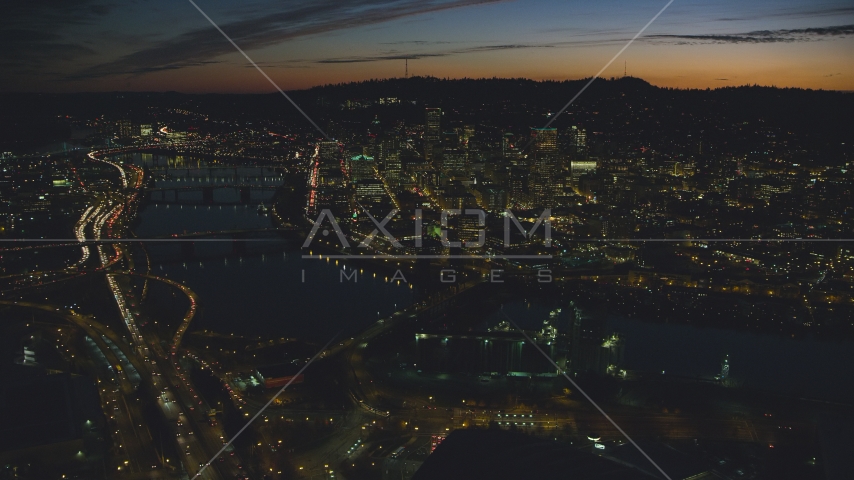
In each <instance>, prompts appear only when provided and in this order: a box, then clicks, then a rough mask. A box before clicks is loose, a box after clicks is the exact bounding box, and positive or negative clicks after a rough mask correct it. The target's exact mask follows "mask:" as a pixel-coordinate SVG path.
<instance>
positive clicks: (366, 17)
mask: <svg viewBox="0 0 854 480" xmlns="http://www.w3.org/2000/svg"><path fill="white" fill-rule="evenodd" d="M497 1H500V0H355V1H347V2H342V1H341V0H302V1H299V2H290V3H288V4H286V5H285V4H282V3H276V4H272V7H271V8H269V9H266V10H263V11H262V10H256V11H255V12H257V13H254V14H251V15H249V17H250V18H244V19H241V20H233V21H228V19H222V18H217V16H216V15H214V14H213V12H207V11H206V13H208V14H209V15H212V16H211V18H212V19H213V20H214V21H215V22H217V23H218V24H219V26H220V27H221V28H222V30H223V31H224V32H225V33H226V34H227V35H228V36H230V37H231V38H232V39H233V40H234V42H235V43H237V45H239V46H240V47H241V48H242V49H243V50H252V49H258V48H263V47H268V46H271V45H277V44H280V43H282V42H284V41H287V40H290V39H294V38H299V37H306V36H311V35H317V34H321V33H327V32H331V31H336V30H344V29H349V28H354V27H360V26H366V25H373V24H378V23H383V22H387V21H390V20H395V19H399V18H404V17H409V16H413V15H421V14H425V13H430V12H436V11H441V10H447V9H451V8H459V7H466V6H472V5H480V4H486V3H494V2H497ZM201 6H202V8H204V5H201ZM188 10H190V11H192V10H193V9H192V6H191V5H189V4H188ZM244 13H246V12H244ZM190 14H195V15H198V13H197V12H195V11H192V13H190V12H189V11H188V15H190ZM199 25H200V26H199V28H197V29H195V30H191V31H188V32H185V33H182V34H180V35H178V36H176V37H174V38H172V39H170V40H166V41H163V42H159V43H156V44H154V45H151V46H149V47H147V48H144V49H141V50H138V51H136V52H133V53H131V54H128V55H125V56H123V57H121V58H119V59H117V60H114V61H111V62H107V63H103V64H99V65H95V66H93V67H89V68H87V69H85V70H83V71H80V72H77V73H76V74H74V75H73V76H71V78H74V79H81V78H95V77H104V76H111V75H122V74H138V73H145V72H150V71H157V70H158V69H172V67H173V66H180V65H184V64H188V63H189V64H193V63H196V62H203V61H208V60H211V59H214V58H217V57H219V56H221V55H223V54H227V53H232V52H234V47H232V46H231V45H230V44H229V43H228V41H227V40H226V39H224V38H223V37H222V35H220V34H219V33H218V32H217V31H216V30H215V29H214V28H213V27H211V26H210V25H209V24H208V23H207V22H206V21H205V20H204V18H202V17H201V15H199ZM342 42H346V40H345V39H342ZM401 58H402V57H401ZM328 63H333V62H328Z"/></svg>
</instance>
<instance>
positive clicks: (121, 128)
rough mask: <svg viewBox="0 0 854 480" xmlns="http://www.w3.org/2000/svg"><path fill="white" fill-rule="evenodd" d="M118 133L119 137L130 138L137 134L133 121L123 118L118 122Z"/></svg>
mask: <svg viewBox="0 0 854 480" xmlns="http://www.w3.org/2000/svg"><path fill="white" fill-rule="evenodd" d="M116 133H117V134H118V136H119V138H130V137H134V136H136V135H134V133H135V132H134V131H133V123H131V121H130V120H127V119H122V120H119V121H118V122H116Z"/></svg>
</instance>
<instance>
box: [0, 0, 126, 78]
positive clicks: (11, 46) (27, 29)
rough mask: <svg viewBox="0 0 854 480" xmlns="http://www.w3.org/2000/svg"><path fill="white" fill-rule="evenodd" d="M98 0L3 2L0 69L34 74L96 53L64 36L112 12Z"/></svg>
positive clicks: (111, 6) (0, 19) (106, 3)
mask: <svg viewBox="0 0 854 480" xmlns="http://www.w3.org/2000/svg"><path fill="white" fill-rule="evenodd" d="M112 9H113V4H112V3H110V2H104V1H99V0H32V1H26V2H4V5H3V9H2V14H0V66H3V67H4V68H6V69H8V70H25V71H28V72H33V71H36V70H38V69H39V67H41V66H44V65H46V64H52V63H56V62H59V61H64V60H73V59H76V58H79V57H82V56H86V55H92V54H94V53H95V52H94V50H92V49H91V48H89V47H87V46H85V45H83V44H81V42H80V41H78V40H76V39H74V38H68V37H66V36H65V34H64V33H63V32H64V30H66V29H67V28H69V27H74V26H79V25H91V24H94V23H95V22H96V21H98V20H99V19H101V18H102V17H103V16H104V15H107V14H108V13H110V11H112Z"/></svg>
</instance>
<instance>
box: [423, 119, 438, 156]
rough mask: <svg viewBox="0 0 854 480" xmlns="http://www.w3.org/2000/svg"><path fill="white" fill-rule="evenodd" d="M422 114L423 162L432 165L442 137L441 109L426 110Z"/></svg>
mask: <svg viewBox="0 0 854 480" xmlns="http://www.w3.org/2000/svg"><path fill="white" fill-rule="evenodd" d="M424 114H425V122H424V160H426V161H427V163H434V162H435V160H436V158H435V157H436V150H437V149H439V148H440V141H441V136H442V109H441V108H427V109H425V110H424Z"/></svg>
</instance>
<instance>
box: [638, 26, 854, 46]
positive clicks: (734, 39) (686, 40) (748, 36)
mask: <svg viewBox="0 0 854 480" xmlns="http://www.w3.org/2000/svg"><path fill="white" fill-rule="evenodd" d="M851 34H854V25H837V26H832V27H815V28H799V29H789V30H757V31H753V32H747V33H733V34H704V35H647V36H646V37H644V38H645V40H653V41H664V42H673V43H676V44H678V45H693V44H698V43H789V42H809V41H814V40H818V39H821V38H824V37H839V36H845V35H851Z"/></svg>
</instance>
